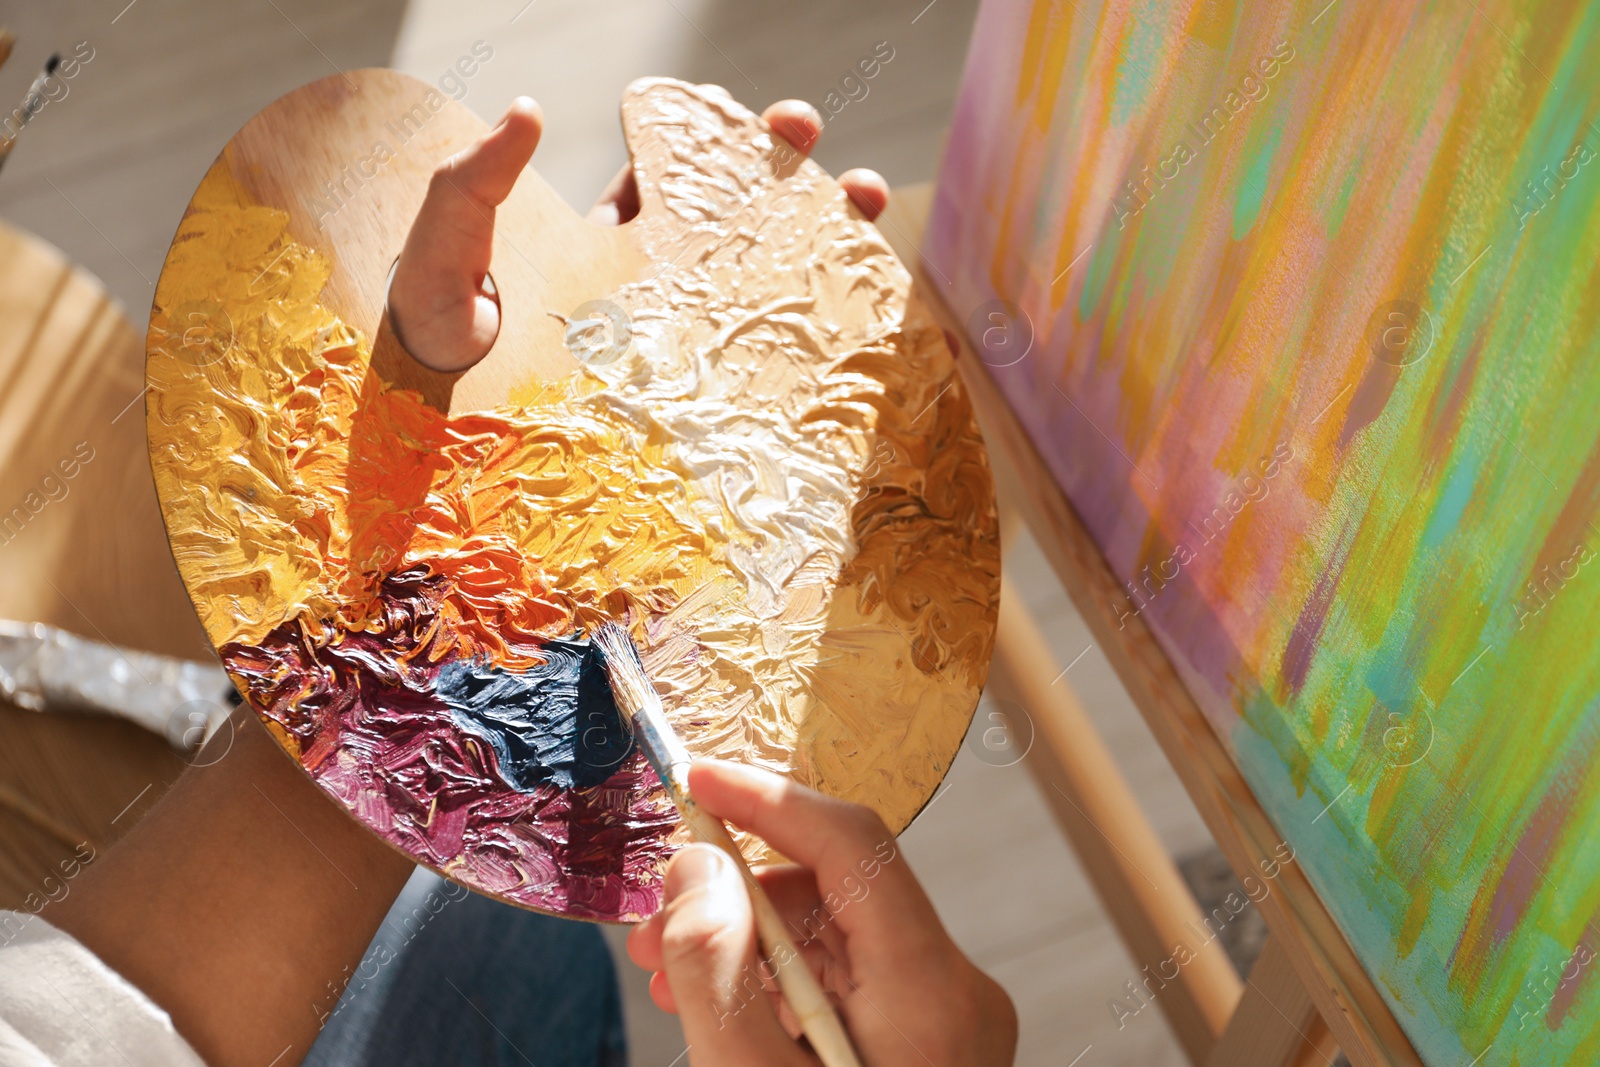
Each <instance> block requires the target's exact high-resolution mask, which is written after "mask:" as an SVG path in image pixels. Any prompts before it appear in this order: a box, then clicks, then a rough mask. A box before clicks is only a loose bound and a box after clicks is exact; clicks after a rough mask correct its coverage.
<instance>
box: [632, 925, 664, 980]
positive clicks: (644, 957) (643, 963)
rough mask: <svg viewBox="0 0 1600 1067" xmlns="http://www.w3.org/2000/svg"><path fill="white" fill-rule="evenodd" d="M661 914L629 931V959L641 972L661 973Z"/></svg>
mask: <svg viewBox="0 0 1600 1067" xmlns="http://www.w3.org/2000/svg"><path fill="white" fill-rule="evenodd" d="M661 916H662V913H661V912H659V911H658V912H656V913H655V914H654V915H652V916H650V918H648V919H646V920H645V921H644V922H642V923H639V924H637V925H636V926H634V928H633V929H632V930H629V931H628V940H627V947H628V958H629V959H630V960H632V961H633V962H634V965H635V966H637V967H639V968H640V969H641V970H646V971H659V970H660V969H661V967H662V960H661Z"/></svg>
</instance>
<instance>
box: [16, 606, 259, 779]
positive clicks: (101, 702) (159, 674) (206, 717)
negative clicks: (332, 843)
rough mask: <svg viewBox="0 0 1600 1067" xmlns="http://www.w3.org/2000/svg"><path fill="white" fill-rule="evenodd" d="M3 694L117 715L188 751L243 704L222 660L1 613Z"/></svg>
mask: <svg viewBox="0 0 1600 1067" xmlns="http://www.w3.org/2000/svg"><path fill="white" fill-rule="evenodd" d="M0 697H4V698H5V699H7V700H9V701H11V702H12V703H13V704H16V705H17V706H18V707H23V708H27V709H28V710H30V711H80V712H91V713H97V714H101V715H117V716H120V717H122V718H124V719H127V720H128V721H129V722H133V723H137V724H138V725H139V726H142V727H144V728H145V729H146V730H149V731H151V732H152V733H156V734H160V735H161V736H162V737H165V738H166V739H167V743H168V744H170V745H171V746H172V747H173V748H175V749H178V750H179V751H181V752H191V751H193V750H195V749H196V748H198V747H199V746H200V745H201V743H203V742H204V741H205V739H206V738H208V737H210V736H211V733H212V731H214V730H215V729H216V728H217V727H218V726H220V725H221V724H222V722H223V720H225V719H226V718H227V717H228V713H229V712H230V711H232V710H233V709H234V707H236V706H237V704H238V697H237V696H236V695H235V693H234V688H233V683H232V682H231V681H229V680H228V676H227V674H226V673H225V672H224V671H223V669H222V668H221V667H220V666H219V665H217V664H215V663H195V662H193V661H190V660H183V659H177V658H175V657H172V656H160V655H156V654H155V653H153V652H140V651H138V650H137V649H131V648H120V647H118V646H116V645H110V644H106V643H104V642H102V641H92V640H89V639H88V638H84V637H79V636H78V635H77V634H74V633H69V632H68V631H66V630H62V629H59V628H57V627H54V626H46V625H44V624H43V623H36V622H35V623H24V622H13V621H10V620H4V619H0Z"/></svg>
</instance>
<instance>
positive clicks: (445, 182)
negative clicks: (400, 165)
mask: <svg viewBox="0 0 1600 1067" xmlns="http://www.w3.org/2000/svg"><path fill="white" fill-rule="evenodd" d="M543 127H544V117H543V113H542V112H541V111H540V110H539V105H538V104H536V103H534V102H533V101H532V100H530V99H528V98H527V97H518V98H517V99H516V100H514V101H512V103H511V106H510V108H508V109H507V111H506V113H505V116H504V117H503V118H502V119H501V120H500V123H499V124H498V125H497V126H495V128H494V129H492V130H490V131H489V132H488V133H487V134H485V135H484V136H483V137H482V138H480V139H479V140H478V141H477V142H476V143H474V144H473V145H472V146H471V147H469V148H467V149H465V150H463V151H461V152H458V153H456V154H455V155H453V156H451V157H450V158H449V159H447V160H445V161H444V162H443V163H441V164H439V166H438V167H437V168H436V169H435V170H434V172H433V179H432V181H430V182H429V183H428V192H427V195H426V196H425V197H424V199H423V201H422V207H421V208H420V209H419V210H418V211H417V217H416V220H415V221H414V222H412V224H411V232H410V233H409V234H408V235H407V236H406V243H405V247H404V248H403V249H402V250H401V252H400V259H399V261H398V262H397V263H396V264H395V268H394V278H393V280H392V281H391V282H390V285H389V322H390V325H391V326H392V327H393V328H394V330H395V333H396V335H397V336H398V337H399V338H400V342H401V344H402V346H403V347H404V348H405V349H406V351H408V352H410V353H411V355H412V356H414V357H415V358H416V359H418V360H419V361H421V362H422V363H423V364H425V365H426V366H429V367H432V368H433V369H434V370H438V371H459V370H465V369H466V368H468V367H470V366H472V365H473V364H474V363H476V362H477V361H478V360H480V359H482V358H483V357H484V355H485V354H486V353H487V352H488V351H489V347H490V346H491V345H493V344H494V339H495V335H496V334H497V333H498V332H499V328H500V308H499V304H498V303H497V300H496V295H495V294H494V293H493V291H492V290H491V289H490V288H489V286H488V285H487V284H486V281H485V276H486V275H487V274H488V273H489V259H490V255H491V253H492V252H493V250H494V234H495V227H494V216H495V208H497V207H498V206H499V205H500V203H501V202H502V201H503V200H505V198H506V197H507V196H509V195H510V193H511V187H512V186H513V185H515V184H516V181H517V176H518V175H519V174H521V173H522V168H523V167H525V166H527V164H528V160H529V159H530V158H531V157H532V156H533V150H534V147H535V146H536V145H538V143H539V135H540V133H541V132H542V130H543Z"/></svg>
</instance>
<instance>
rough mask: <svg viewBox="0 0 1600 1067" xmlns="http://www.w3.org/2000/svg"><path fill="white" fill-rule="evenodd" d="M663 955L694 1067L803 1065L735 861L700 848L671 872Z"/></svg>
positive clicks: (677, 859)
mask: <svg viewBox="0 0 1600 1067" xmlns="http://www.w3.org/2000/svg"><path fill="white" fill-rule="evenodd" d="M664 888H665V890H666V901H667V902H666V907H665V909H664V910H663V912H662V915H663V920H664V921H663V923H662V928H661V955H662V960H663V967H664V970H665V972H666V976H667V983H668V985H670V986H671V988H672V999H673V1001H674V1002H675V1003H676V1005H677V1008H678V1018H679V1019H680V1021H681V1022H682V1023H683V1036H684V1038H685V1039H686V1040H687V1041H688V1044H689V1059H690V1063H691V1064H693V1065H694V1067H724V1065H726V1067H734V1065H740V1067H742V1065H744V1064H750V1063H762V1064H769V1063H770V1064H805V1063H809V1062H811V1061H810V1060H809V1058H808V1057H806V1056H805V1055H803V1054H802V1053H801V1052H800V1050H799V1048H797V1047H796V1046H795V1044H794V1042H792V1041H790V1040H789V1037H788V1035H787V1034H785V1033H784V1031H783V1028H782V1027H781V1026H780V1025H779V1023H778V1018H777V1016H776V1015H775V1014H773V1011H772V1005H771V1003H770V1002H769V1001H768V999H767V994H766V992H765V991H764V989H763V987H762V981H761V980H762V976H763V974H766V975H769V976H770V974H771V971H770V968H769V967H768V966H767V965H766V964H763V963H761V962H759V961H758V960H757V958H756V935H755V922H754V918H753V916H752V913H751V910H750V896H749V891H748V890H746V888H745V886H744V883H743V881H742V880H741V878H740V875H739V872H738V870H737V869H736V868H735V867H734V865H733V861H732V860H730V859H729V858H728V857H727V856H724V855H723V854H722V852H721V850H719V849H717V848H716V847H714V846H712V845H704V844H694V845H690V846H688V847H687V848H685V849H684V850H683V851H681V852H679V853H678V854H677V855H676V856H674V857H673V859H672V863H671V864H669V865H668V867H667V878H666V885H665V887H664Z"/></svg>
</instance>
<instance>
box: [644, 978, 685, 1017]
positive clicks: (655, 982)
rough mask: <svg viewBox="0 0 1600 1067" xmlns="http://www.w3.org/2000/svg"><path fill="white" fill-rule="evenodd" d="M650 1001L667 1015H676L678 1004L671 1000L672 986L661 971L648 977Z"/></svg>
mask: <svg viewBox="0 0 1600 1067" xmlns="http://www.w3.org/2000/svg"><path fill="white" fill-rule="evenodd" d="M650 999H651V1000H652V1001H654V1002H655V1006H656V1007H658V1008H660V1009H661V1010H662V1011H664V1012H666V1013H667V1014H668V1015H676V1014H678V1002H677V1001H675V1000H673V999H672V986H671V984H670V983H668V981H667V976H666V974H665V973H664V972H662V971H657V972H656V973H655V974H652V975H651V976H650Z"/></svg>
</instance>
